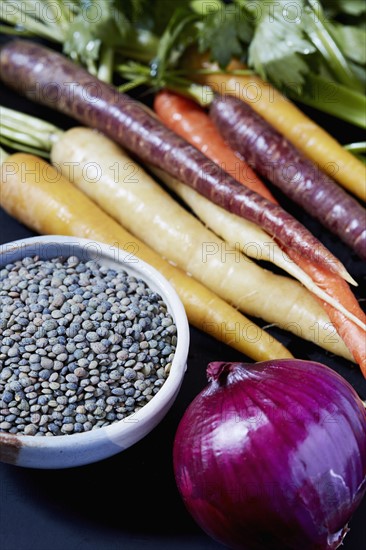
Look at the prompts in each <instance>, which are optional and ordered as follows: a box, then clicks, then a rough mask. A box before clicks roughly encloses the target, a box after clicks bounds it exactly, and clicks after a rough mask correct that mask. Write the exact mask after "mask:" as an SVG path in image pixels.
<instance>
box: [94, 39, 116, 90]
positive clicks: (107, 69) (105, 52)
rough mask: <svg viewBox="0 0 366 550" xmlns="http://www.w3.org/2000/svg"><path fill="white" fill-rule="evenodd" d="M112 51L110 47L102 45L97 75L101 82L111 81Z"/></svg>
mask: <svg viewBox="0 0 366 550" xmlns="http://www.w3.org/2000/svg"><path fill="white" fill-rule="evenodd" d="M113 61H114V51H113V49H112V48H110V47H105V46H102V49H101V55H100V63H99V67H98V73H97V77H98V78H99V80H102V81H103V82H108V83H109V84H110V83H111V82H112V78H113Z"/></svg>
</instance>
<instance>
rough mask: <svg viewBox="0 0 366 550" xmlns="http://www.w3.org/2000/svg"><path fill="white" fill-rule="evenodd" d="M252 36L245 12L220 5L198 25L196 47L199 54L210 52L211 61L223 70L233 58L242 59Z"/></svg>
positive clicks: (237, 8) (236, 7) (235, 7)
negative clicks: (215, 62) (245, 47)
mask: <svg viewBox="0 0 366 550" xmlns="http://www.w3.org/2000/svg"><path fill="white" fill-rule="evenodd" d="M252 36H253V28H252V24H251V22H250V21H249V20H248V17H247V12H246V11H245V10H244V9H241V8H240V7H239V6H234V5H222V6H221V7H220V8H219V9H217V10H213V11H212V12H211V13H208V15H206V17H204V18H203V19H202V21H201V22H200V23H199V37H198V47H199V51H200V52H205V51H207V50H210V53H211V57H212V59H213V60H214V61H217V62H218V64H219V65H220V67H222V68H225V67H226V66H227V65H228V64H229V62H230V61H231V59H232V58H233V57H243V51H244V46H246V45H247V44H249V42H250V40H251V38H252Z"/></svg>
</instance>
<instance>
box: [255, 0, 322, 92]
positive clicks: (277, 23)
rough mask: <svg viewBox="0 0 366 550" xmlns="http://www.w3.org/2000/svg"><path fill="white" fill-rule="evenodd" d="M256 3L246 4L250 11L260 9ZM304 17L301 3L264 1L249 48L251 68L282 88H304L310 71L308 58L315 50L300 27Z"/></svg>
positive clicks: (282, 0) (284, 0)
mask: <svg viewBox="0 0 366 550" xmlns="http://www.w3.org/2000/svg"><path fill="white" fill-rule="evenodd" d="M254 4H257V2H254V3H253V2H252V1H248V2H247V3H246V5H247V7H248V9H249V10H254V9H255V10H257V6H255V5H254ZM296 4H297V5H296ZM255 13H257V11H256V12H255ZM303 16H304V3H303V2H302V1H301V0H297V1H296V2H290V3H289V2H287V0H279V1H272V2H265V4H264V5H263V7H262V9H261V13H260V15H259V17H258V23H257V25H256V30H255V34H254V38H253V40H252V42H251V44H250V47H249V65H250V66H251V67H253V68H254V69H255V70H256V72H258V74H260V75H261V76H262V78H264V79H266V80H270V81H271V82H272V83H274V84H275V85H277V86H279V87H282V86H283V85H285V84H289V83H291V84H292V85H294V84H295V85H302V84H303V83H304V80H305V75H306V74H307V73H308V72H309V66H308V64H307V60H306V59H305V57H306V56H308V55H309V54H311V53H313V52H314V51H315V47H314V46H313V44H312V43H311V42H310V41H309V40H308V39H307V37H306V36H305V32H304V28H303V26H302V25H301V18H302V17H303Z"/></svg>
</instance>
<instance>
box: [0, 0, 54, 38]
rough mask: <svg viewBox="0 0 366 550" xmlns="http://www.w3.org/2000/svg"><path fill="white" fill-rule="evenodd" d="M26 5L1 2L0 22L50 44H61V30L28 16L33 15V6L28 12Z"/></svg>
mask: <svg viewBox="0 0 366 550" xmlns="http://www.w3.org/2000/svg"><path fill="white" fill-rule="evenodd" d="M27 5H28V4H27V2H14V1H12V2H8V1H6V0H5V1H3V2H2V3H1V4H0V20H2V21H5V22H6V23H8V24H9V25H14V26H19V27H21V28H24V29H26V30H27V31H28V32H31V33H32V34H35V35H37V36H40V37H41V38H46V39H48V40H51V41H52V42H63V41H64V34H63V32H62V31H61V29H59V27H57V26H55V25H52V26H49V25H47V24H45V23H43V22H41V21H40V20H38V19H35V18H34V17H32V16H31V15H29V14H30V13H33V11H34V6H31V8H32V9H31V10H28V9H27ZM14 6H15V7H18V12H16V13H15V12H14V11H12V10H13V8H14ZM9 8H10V9H9Z"/></svg>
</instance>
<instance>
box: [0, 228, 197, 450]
mask: <svg viewBox="0 0 366 550" xmlns="http://www.w3.org/2000/svg"><path fill="white" fill-rule="evenodd" d="M37 244H41V245H42V244H60V245H67V244H73V245H75V246H76V247H77V248H79V247H82V246H84V247H85V246H88V245H96V246H97V247H98V248H99V249H100V251H101V253H102V255H103V256H107V257H108V258H110V259H111V260H113V261H114V262H115V263H116V264H120V265H121V266H122V268H123V269H126V271H129V269H131V267H130V268H129V266H131V264H133V266H134V267H133V270H136V274H137V275H138V274H141V278H142V279H143V280H144V281H145V282H146V283H147V285H148V286H150V281H149V279H151V280H152V281H153V285H154V284H155V283H156V286H157V287H158V289H159V290H157V291H158V292H159V293H160V294H161V296H162V298H163V299H164V301H166V299H167V298H168V300H167V301H168V302H169V304H167V305H169V306H170V307H169V309H170V313H171V315H172V316H173V318H174V322H175V325H176V327H177V335H178V339H177V346H176V350H175V354H174V358H173V361H172V366H171V369H170V373H169V376H168V377H167V379H166V380H165V382H164V384H163V385H162V387H161V388H160V389H159V391H158V392H157V393H156V394H155V395H154V397H153V398H152V399H151V401H149V402H148V403H146V404H145V405H144V406H143V407H142V408H141V409H140V410H139V411H137V412H136V413H133V414H131V415H129V416H126V417H125V418H123V419H121V420H118V421H115V422H113V423H111V424H108V425H107V426H102V427H100V428H95V429H92V430H89V431H86V432H82V433H73V434H65V435H55V436H52V437H41V436H37V435H24V434H10V433H6V432H0V445H1V443H6V440H7V439H9V442H10V441H14V439H16V440H17V441H19V443H20V445H21V446H22V447H33V446H34V447H39V448H41V447H47V448H53V447H57V448H60V447H64V448H66V447H69V446H72V447H73V446H74V445H77V444H78V443H86V441H88V443H92V442H94V441H95V442H97V441H98V440H99V439H100V438H101V437H103V436H106V437H107V438H108V439H110V440H114V439H115V437H117V436H118V438H120V437H123V435H124V434H126V435H128V433H129V432H130V431H132V430H133V428H134V426H135V425H136V424H138V425H141V423H142V424H143V423H146V422H147V421H149V419H151V418H152V417H153V416H154V414H155V413H157V412H158V411H160V410H161V409H162V408H164V404H165V405H168V404H169V402H170V401H171V400H172V399H174V396H175V394H176V392H177V391H178V390H179V388H180V385H181V383H182V380H183V377H184V374H185V371H186V369H187V357H188V351H189V343H190V333H189V323H188V319H187V315H186V312H185V309H184V306H183V304H182V302H181V300H180V298H179V296H178V294H177V292H176V290H175V289H174V288H173V286H172V285H171V283H169V281H168V280H167V279H166V278H165V277H164V276H163V275H162V274H161V273H160V272H159V271H158V270H157V269H156V268H154V267H152V266H151V265H150V264H148V263H147V262H145V261H143V260H141V259H140V258H138V257H137V256H135V255H134V254H131V253H129V252H126V251H123V250H121V249H119V248H117V247H115V246H110V245H108V244H104V243H102V242H100V241H97V240H94V239H85V238H79V237H73V236H64V235H42V236H35V237H26V238H24V239H18V240H16V241H10V242H8V243H5V244H3V245H0V266H1V265H3V264H2V262H1V258H2V256H3V254H5V253H12V252H15V251H16V250H18V249H19V247H20V246H23V247H31V246H34V245H37ZM116 254H118V256H117V257H118V260H116V259H115V255H116ZM127 259H128V260H129V261H128V262H127V261H126V260H127ZM176 365H178V366H179V365H181V370H180V371H179V372H178V371H176V368H177V367H175V366H176Z"/></svg>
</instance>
